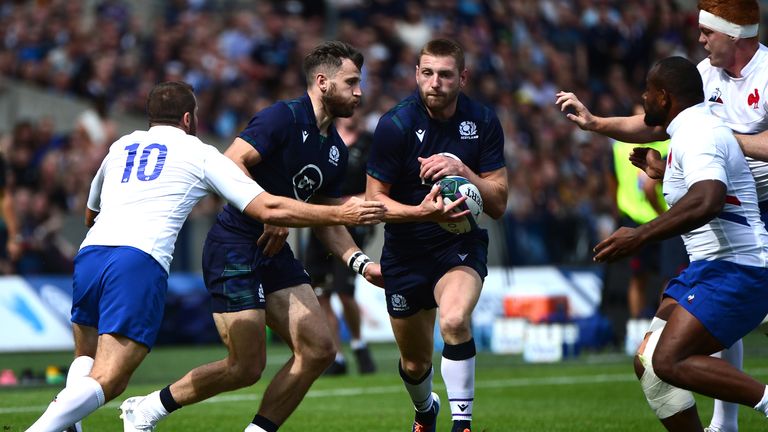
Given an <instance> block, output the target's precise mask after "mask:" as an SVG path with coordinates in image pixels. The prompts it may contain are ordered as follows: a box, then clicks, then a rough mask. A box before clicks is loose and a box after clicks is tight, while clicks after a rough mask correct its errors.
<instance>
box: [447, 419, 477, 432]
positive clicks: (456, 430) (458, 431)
mask: <svg viewBox="0 0 768 432" xmlns="http://www.w3.org/2000/svg"><path fill="white" fill-rule="evenodd" d="M471 427H472V422H471V421H469V420H454V421H453V427H452V428H451V432H464V430H466V429H470V428H471Z"/></svg>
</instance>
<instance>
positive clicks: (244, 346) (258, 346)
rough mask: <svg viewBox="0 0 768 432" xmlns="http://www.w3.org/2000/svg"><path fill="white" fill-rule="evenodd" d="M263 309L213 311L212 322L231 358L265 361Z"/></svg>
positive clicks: (264, 319) (234, 359)
mask: <svg viewBox="0 0 768 432" xmlns="http://www.w3.org/2000/svg"><path fill="white" fill-rule="evenodd" d="M265 321H266V318H265V312H264V309H248V310H242V311H237V312H223V313H214V314H213V322H214V323H215V324H216V329H217V330H218V331H219V336H221V341H222V342H224V345H226V346H227V349H228V350H229V357H230V359H231V360H233V361H235V362H238V361H254V362H261V363H262V364H264V362H266V324H265Z"/></svg>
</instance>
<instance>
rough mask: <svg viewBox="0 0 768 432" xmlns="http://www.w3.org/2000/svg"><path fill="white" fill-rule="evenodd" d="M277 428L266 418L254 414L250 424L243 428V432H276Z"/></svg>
mask: <svg viewBox="0 0 768 432" xmlns="http://www.w3.org/2000/svg"><path fill="white" fill-rule="evenodd" d="M278 427H279V426H278V425H276V424H274V423H272V421H271V420H269V419H268V418H266V417H264V416H262V415H259V414H256V416H255V417H254V418H253V421H252V422H251V424H249V425H248V427H247V428H245V432H277V428H278Z"/></svg>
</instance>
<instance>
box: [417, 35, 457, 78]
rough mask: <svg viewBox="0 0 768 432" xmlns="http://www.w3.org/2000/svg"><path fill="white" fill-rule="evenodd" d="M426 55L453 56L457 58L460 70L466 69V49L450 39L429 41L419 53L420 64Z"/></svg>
mask: <svg viewBox="0 0 768 432" xmlns="http://www.w3.org/2000/svg"><path fill="white" fill-rule="evenodd" d="M424 55H430V56H435V57H453V59H454V60H456V66H458V67H459V72H462V71H463V70H464V49H463V48H462V47H461V45H459V44H458V43H456V42H454V41H452V40H450V39H433V40H431V41H429V42H427V44H426V45H424V48H422V49H421V52H420V53H419V64H421V57H422V56H424Z"/></svg>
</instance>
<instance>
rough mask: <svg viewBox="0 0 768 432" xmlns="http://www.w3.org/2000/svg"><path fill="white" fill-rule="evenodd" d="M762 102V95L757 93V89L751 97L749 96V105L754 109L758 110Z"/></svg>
mask: <svg viewBox="0 0 768 432" xmlns="http://www.w3.org/2000/svg"><path fill="white" fill-rule="evenodd" d="M759 102H760V93H758V92H757V89H755V91H754V92H752V93H750V95H749V96H747V105H749V106H751V107H752V109H758V108H759V107H760V105H758V103H759Z"/></svg>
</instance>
